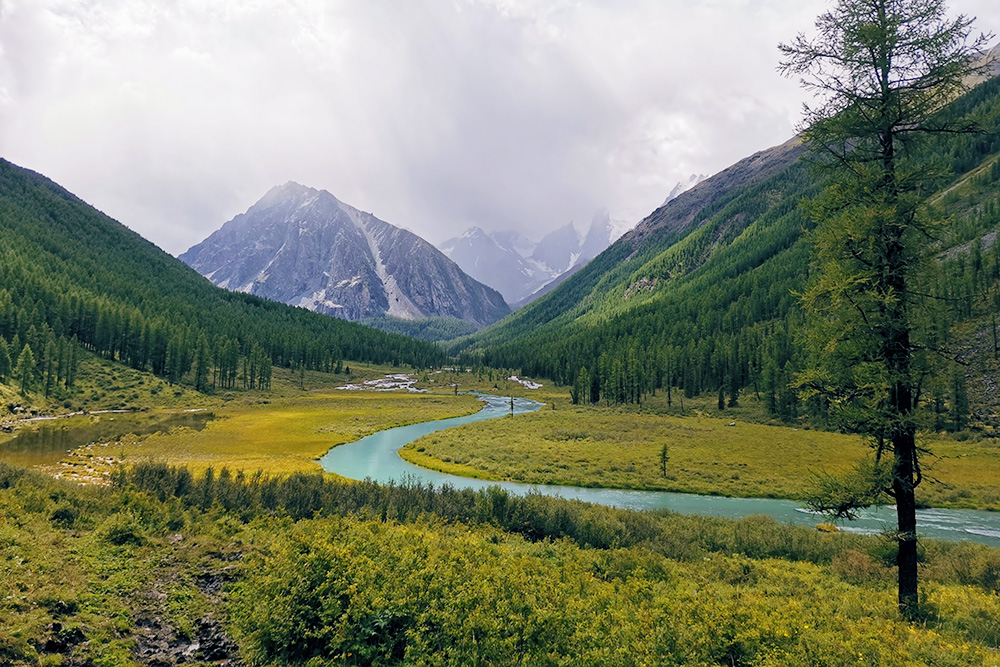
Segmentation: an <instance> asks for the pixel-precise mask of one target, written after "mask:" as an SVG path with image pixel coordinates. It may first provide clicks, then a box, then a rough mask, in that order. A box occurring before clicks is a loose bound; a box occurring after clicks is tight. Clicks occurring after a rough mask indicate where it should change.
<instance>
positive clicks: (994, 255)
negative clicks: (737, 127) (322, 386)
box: [455, 78, 1000, 428]
mask: <svg viewBox="0 0 1000 667" xmlns="http://www.w3.org/2000/svg"><path fill="white" fill-rule="evenodd" d="M942 113H944V114H948V115H950V116H953V117H963V118H964V117H968V118H976V119H978V121H979V122H980V124H981V125H982V126H983V127H985V128H986V131H985V132H982V133H978V134H969V135H956V136H954V137H951V138H949V139H947V140H946V150H944V151H942V150H941V144H940V143H935V144H933V145H932V144H931V143H930V142H928V144H927V145H926V146H918V147H917V150H916V153H915V156H916V157H915V160H917V161H919V162H920V163H921V164H922V165H924V166H927V165H930V166H932V167H933V168H934V169H935V170H936V172H937V174H938V176H937V178H936V180H935V181H934V185H933V191H927V192H925V193H924V195H925V196H926V197H927V199H928V206H929V207H930V208H931V209H932V210H933V212H934V213H935V214H937V215H938V216H939V217H941V219H942V220H943V223H944V224H942V225H941V226H940V228H939V230H938V235H937V236H936V237H935V238H933V239H928V243H931V244H933V245H934V247H935V248H936V250H937V252H938V257H937V261H936V262H933V263H932V264H933V265H932V266H930V267H928V268H927V270H926V271H925V276H926V285H924V286H922V288H921V290H920V291H923V292H926V294H927V296H928V297H929V298H928V299H927V300H926V303H925V304H924V305H923V306H922V316H923V317H925V318H931V321H932V322H933V323H934V326H932V327H929V329H930V330H931V331H932V334H931V336H932V337H935V336H936V340H927V341H924V343H925V344H927V345H929V346H934V345H940V344H941V343H942V342H948V343H953V345H952V349H953V351H952V353H951V354H950V358H951V360H949V357H948V356H942V358H941V362H940V365H939V367H936V368H934V369H929V370H928V382H927V383H926V386H925V393H924V394H923V399H924V401H925V402H926V403H927V404H928V405H929V406H931V407H932V408H933V412H934V415H935V416H934V419H935V421H936V422H937V423H936V424H935V426H938V427H947V426H952V427H959V428H961V427H962V426H964V425H965V423H967V421H968V419H969V418H970V414H971V413H973V412H978V413H979V414H978V415H977V416H978V417H980V418H982V419H987V418H988V413H989V412H990V411H991V405H992V404H991V401H995V400H996V398H995V397H993V396H992V393H991V392H990V391H989V389H990V385H989V377H990V372H989V371H990V370H991V369H995V367H996V360H997V357H998V354H1000V353H998V351H997V350H998V349H1000V344H998V343H997V342H996V340H997V334H996V322H995V310H996V306H997V304H998V303H1000V296H998V295H1000V245H998V244H995V243H994V240H995V238H996V233H997V228H998V227H1000V160H998V157H1000V156H998V151H1000V131H998V128H1000V79H996V78H995V79H992V80H990V81H988V82H986V83H984V84H982V85H980V86H979V87H977V88H976V89H974V90H973V91H971V92H970V93H968V94H967V95H965V96H964V97H962V98H961V99H959V100H957V101H956V102H955V103H953V104H952V105H951V106H950V107H949V108H947V109H946V110H944V111H943V112H942ZM800 155H801V149H800V148H798V147H797V145H796V144H795V143H794V142H789V143H788V144H785V145H784V146H780V147H776V148H774V149H770V150H769V151H764V152H762V153H760V154H757V155H755V156H752V157H750V158H747V159H746V160H743V161H741V162H740V163H738V164H737V165H734V167H732V168H730V169H728V170H726V171H724V172H722V173H720V174H718V175H716V176H715V177H713V178H712V179H709V180H708V181H706V182H704V183H702V184H700V185H699V186H698V187H696V188H694V189H692V190H691V191H689V192H687V193H685V194H684V195H681V196H680V197H678V198H677V199H675V200H673V201H671V202H669V203H667V204H666V205H665V206H663V207H661V208H660V209H658V210H657V211H655V212H654V213H653V214H652V215H650V216H649V217H648V218H647V219H646V220H644V221H643V222H641V223H640V224H639V225H638V226H637V227H636V229H635V230H634V231H633V232H630V233H629V234H627V235H626V236H625V237H623V238H622V239H620V240H619V241H618V242H617V243H615V244H614V245H613V246H612V247H611V248H609V249H608V250H607V251H605V252H604V253H603V254H602V255H600V256H599V257H598V258H597V259H595V260H594V261H593V262H591V263H590V264H589V265H587V266H586V267H585V268H584V269H582V270H581V271H579V272H578V273H577V274H576V275H574V276H573V277H572V278H570V279H568V280H567V281H566V282H565V283H563V284H562V285H560V286H559V287H558V288H557V289H555V290H553V291H552V292H551V293H550V294H548V295H546V296H545V297H543V298H541V299H539V300H538V301H536V302H535V303H533V304H531V305H529V306H528V307H526V308H524V309H522V310H520V311H518V312H516V313H515V314H513V315H512V316H510V317H508V318H506V319H505V320H503V321H502V322H500V323H498V324H497V325H495V326H494V327H491V328H489V329H487V330H484V331H483V332H480V333H479V334H476V335H475V336H473V337H471V338H469V339H466V340H465V341H463V342H462V343H461V344H460V345H459V346H456V348H455V351H463V352H464V353H465V355H466V356H465V358H466V359H467V360H468V361H470V362H475V361H481V362H483V363H485V364H487V365H491V366H496V367H509V368H520V369H521V370H522V372H523V373H524V374H526V375H537V376H545V377H549V378H552V379H554V380H557V381H560V382H564V383H566V384H570V385H573V386H574V397H575V399H576V400H578V401H580V402H586V401H587V400H589V401H593V402H596V401H601V402H608V403H633V402H639V401H641V400H643V398H644V397H645V396H647V395H649V394H650V393H653V392H655V391H657V390H659V389H665V388H668V387H672V388H678V389H680V390H682V391H683V392H684V393H685V394H686V395H688V396H693V395H697V394H700V393H703V392H713V393H714V392H718V393H719V396H720V398H719V400H720V404H721V403H722V402H723V401H724V402H725V403H726V404H732V403H735V402H738V400H739V396H740V394H741V392H747V391H750V392H753V393H754V394H755V395H757V396H760V397H761V398H762V399H763V400H764V402H765V404H766V406H767V408H768V410H769V411H770V412H771V414H773V415H775V416H780V417H782V418H786V419H788V418H793V417H795V416H797V415H800V414H802V413H804V412H806V411H809V412H812V413H813V414H815V415H819V416H821V414H822V412H823V405H822V404H821V403H820V402H815V403H814V404H808V405H807V404H805V403H804V402H803V401H800V400H799V397H798V395H797V392H796V391H795V390H794V388H793V387H792V386H791V385H790V380H791V379H792V377H793V375H794V373H795V372H796V371H798V370H799V369H801V368H802V365H803V362H804V360H803V358H802V355H803V352H802V350H803V346H802V345H801V341H800V340H798V339H797V337H798V336H799V335H800V334H799V333H798V332H799V331H801V330H802V326H801V324H802V318H803V316H802V314H801V312H800V309H799V305H798V297H797V293H798V292H799V291H801V290H802V288H803V286H804V285H805V282H806V280H807V278H808V275H809V265H810V247H809V240H808V233H807V232H808V229H809V227H810V225H811V223H810V222H809V220H808V217H807V215H806V214H805V211H804V210H803V207H802V202H803V201H804V200H808V199H809V198H811V197H813V196H815V195H816V194H817V193H818V192H819V191H820V189H821V188H822V185H823V182H822V178H821V177H820V176H818V174H817V173H816V172H815V171H813V170H812V169H811V167H810V165H809V164H807V163H805V162H804V161H802V160H799V159H798V158H799V156H800ZM990 327H993V328H992V333H991V328H990Z"/></svg>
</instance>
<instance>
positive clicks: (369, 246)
mask: <svg viewBox="0 0 1000 667" xmlns="http://www.w3.org/2000/svg"><path fill="white" fill-rule="evenodd" d="M180 259H181V260H182V261H184V262H185V263H187V264H189V265H190V266H192V267H193V268H194V269H195V270H197V271H198V272H199V273H201V274H202V275H204V276H205V277H207V278H208V279H209V280H211V281H212V282H213V283H215V284H216V285H219V286H220V287H225V288H227V289H231V290H235V291H241V292H248V293H251V294H256V295H258V296H262V297H265V298H268V299H272V300H275V301H281V302H283V303H288V304H291V305H296V306H301V307H303V308H307V309H309V310H313V311H316V312H321V313H325V314H327V315H334V316H336V317H341V318H344V319H348V320H360V319H364V318H367V317H376V316H379V315H386V314H388V315H392V316H395V317H401V318H404V319H420V318H425V317H454V318H457V319H461V320H465V321H467V322H470V323H472V324H475V325H476V326H484V325H486V324H490V323H492V322H494V321H496V320H497V319H500V318H501V317H503V316H504V315H506V314H507V313H508V312H510V309H509V308H508V306H507V304H506V303H505V302H504V300H503V297H502V296H501V295H500V294H499V293H498V292H496V291H495V290H493V289H491V288H489V287H487V286H485V285H483V284H481V283H479V282H477V281H476V280H474V279H473V278H471V277H470V276H468V275H467V274H465V273H464V272H463V271H462V270H461V269H460V268H459V267H458V266H457V265H456V264H455V263H454V262H452V261H451V260H449V259H448V258H447V257H446V256H445V255H443V254H442V253H441V252H440V251H438V250H437V249H436V248H434V247H433V246H432V245H431V244H430V243H428V242H427V241H425V240H423V239H422V238H420V237H419V236H417V235H415V234H413V233H412V232H409V231H406V230H404V229H400V228H399V227H395V226H393V225H390V224H389V223H387V222H384V221H382V220H379V219H378V218H376V217H375V216H374V215H372V214H370V213H363V212H361V211H359V210H358V209H356V208H354V207H352V206H349V205H347V204H344V203H342V202H341V201H339V200H338V199H337V198H336V197H334V196H333V195H332V194H330V193H329V192H327V191H325V190H317V189H315V188H310V187H306V186H304V185H301V184H299V183H296V182H294V181H289V182H287V183H285V184H284V185H280V186H277V187H274V188H271V189H270V190H268V192H267V193H266V194H265V195H264V196H263V197H262V198H261V199H260V200H259V201H257V202H256V203H255V204H254V205H253V206H251V207H250V208H249V209H248V210H247V211H246V213H242V214H240V215H238V216H236V217H235V218H233V219H232V220H230V221H229V222H227V223H226V224H224V225H223V226H222V228H221V229H219V230H218V231H216V232H215V233H213V234H212V235H211V236H209V237H208V238H207V239H205V241H203V242H202V243H199V244H198V245H196V246H194V247H192V248H191V249H190V250H188V251H187V252H185V253H184V254H182V255H181V256H180Z"/></svg>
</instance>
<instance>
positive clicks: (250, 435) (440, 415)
mask: <svg viewBox="0 0 1000 667" xmlns="http://www.w3.org/2000/svg"><path fill="white" fill-rule="evenodd" d="M481 407H482V404H481V403H480V402H479V401H478V400H476V398H475V397H473V396H466V395H459V396H436V395H426V394H412V393H405V394H404V393H389V392H378V393H376V392H329V393H326V392H323V393H319V392H317V393H308V394H304V395H300V396H298V397H294V398H288V399H280V400H276V401H272V402H269V403H266V404H257V405H232V406H228V407H225V408H222V409H220V410H217V411H216V412H215V414H216V417H217V418H216V419H215V420H213V421H211V422H209V423H208V425H207V427H206V428H205V429H203V430H201V431H194V430H191V429H176V430H174V431H172V432H170V433H164V434H156V435H152V436H149V437H147V438H145V439H142V440H138V441H135V440H132V439H129V440H127V441H126V442H125V444H124V445H122V446H120V447H119V450H118V452H117V453H118V454H119V456H124V458H125V461H126V462H129V461H134V460H149V459H152V460H157V461H163V462H165V463H168V464H170V465H184V466H188V467H189V468H191V469H192V470H194V471H201V470H204V469H206V468H208V467H214V468H215V469H217V470H218V469H219V468H222V467H227V468H229V469H230V470H233V471H236V470H243V471H247V472H254V471H257V470H262V471H264V472H265V473H268V474H288V473H293V472H299V471H316V470H318V469H319V468H318V465H317V463H316V459H317V458H319V457H320V456H322V455H323V454H325V453H326V452H327V451H328V450H329V449H330V448H331V447H335V446H336V445H341V444H344V443H347V442H353V441H354V440H357V439H359V438H362V437H364V436H366V435H369V434H371V433H374V432H376V431H380V430H382V429H386V428H391V427H394V426H401V425H404V424H412V423H416V422H422V421H429V420H433V419H444V418H446V417H457V416H460V415H466V414H471V413H474V412H476V411H478V410H479V409H480V408H481Z"/></svg>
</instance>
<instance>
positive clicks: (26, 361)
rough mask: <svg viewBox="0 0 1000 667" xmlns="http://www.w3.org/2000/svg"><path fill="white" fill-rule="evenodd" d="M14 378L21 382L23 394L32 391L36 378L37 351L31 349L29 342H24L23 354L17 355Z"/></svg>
mask: <svg viewBox="0 0 1000 667" xmlns="http://www.w3.org/2000/svg"><path fill="white" fill-rule="evenodd" d="M14 378H15V379H16V380H17V382H18V383H19V384H20V386H21V393H22V394H26V393H28V392H29V391H31V387H32V385H33V384H34V379H35V353H34V352H32V351H31V347H30V346H29V345H28V344H27V343H25V344H24V348H23V349H22V350H21V354H19V355H18V356H17V366H16V367H15V369H14Z"/></svg>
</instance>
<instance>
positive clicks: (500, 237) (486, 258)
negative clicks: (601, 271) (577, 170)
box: [440, 209, 628, 307]
mask: <svg viewBox="0 0 1000 667" xmlns="http://www.w3.org/2000/svg"><path fill="white" fill-rule="evenodd" d="M627 228H628V225H627V224H625V223H623V222H622V221H619V220H614V219H612V218H611V215H610V214H609V213H608V211H607V210H605V209H602V210H600V211H598V212H597V213H595V214H594V217H593V219H592V220H591V222H590V226H589V227H588V229H587V232H586V234H581V232H580V231H579V230H577V228H576V226H575V225H574V224H573V223H572V222H570V223H568V224H566V225H564V226H562V227H559V228H557V229H555V230H553V231H551V232H549V233H548V234H546V235H545V236H544V237H542V239H541V240H539V241H537V242H536V241H532V240H530V239H528V238H526V237H525V236H523V235H522V234H520V233H518V232H515V231H499V232H489V233H488V232H485V231H483V230H482V229H480V228H479V227H470V228H469V229H467V230H466V231H465V233H463V234H462V235H461V236H458V237H455V238H452V239H448V240H447V241H445V242H444V243H442V244H441V246H440V248H441V251H442V252H443V253H444V254H445V255H447V256H448V257H449V258H451V259H452V260H453V261H454V262H455V263H456V264H458V265H459V266H460V267H462V269H463V270H464V271H465V272H466V273H468V274H469V275H470V276H472V277H473V278H475V279H476V280H479V281H481V282H483V283H485V284H487V285H489V286H491V287H493V288H495V289H496V290H497V291H499V292H500V293H501V294H503V296H504V299H506V301H507V303H509V304H511V305H514V304H517V306H518V307H519V306H521V305H524V304H526V303H529V302H530V301H531V300H532V299H533V298H536V297H537V296H541V295H542V294H544V293H545V291H547V290H545V289H543V288H546V287H547V286H549V287H551V284H552V283H553V281H555V280H556V279H558V278H565V277H566V276H567V275H568V274H570V273H572V272H573V271H575V270H577V269H579V268H580V267H581V266H582V265H584V264H586V263H587V262H589V261H590V260H592V259H593V258H594V257H597V256H598V255H599V254H601V253H602V252H603V251H604V250H605V249H606V248H607V247H608V246H610V245H611V243H612V242H614V241H615V240H616V239H617V238H618V237H620V236H621V235H622V234H623V233H625V231H626V230H627Z"/></svg>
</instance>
